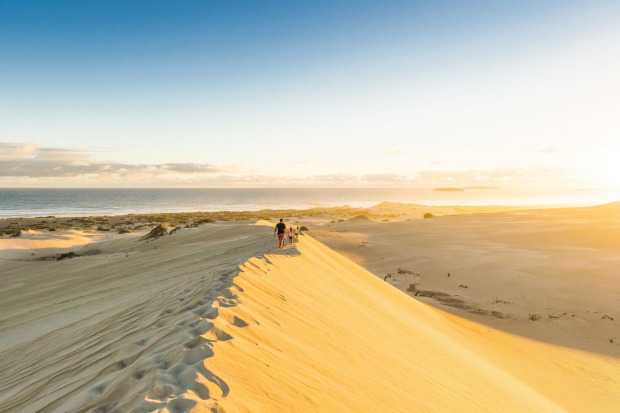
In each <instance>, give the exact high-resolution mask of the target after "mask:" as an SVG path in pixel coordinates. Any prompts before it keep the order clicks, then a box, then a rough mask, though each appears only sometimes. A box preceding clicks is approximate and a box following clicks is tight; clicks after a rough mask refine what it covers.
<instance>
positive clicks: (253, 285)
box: [0, 223, 620, 413]
mask: <svg viewBox="0 0 620 413" xmlns="http://www.w3.org/2000/svg"><path fill="white" fill-rule="evenodd" d="M139 236H140V234H136V235H124V236H117V237H112V238H110V239H105V240H102V241H100V242H97V243H93V244H88V245H86V246H84V247H82V248H81V249H79V250H78V249H77V248H76V249H75V250H76V251H77V252H79V253H82V254H83V253H89V254H90V255H87V254H85V255H86V256H81V257H77V258H73V259H65V260H61V261H55V260H46V261H39V260H36V259H29V260H26V259H25V258H24V256H23V255H20V256H19V257H18V256H17V255H10V254H7V255H4V256H2V257H1V259H2V260H1V261H0V265H1V266H2V283H1V284H0V299H1V302H2V307H1V309H0V367H1V368H0V412H148V411H157V412H207V411H211V412H215V411H219V412H224V411H226V412H228V413H231V412H323V411H326V412H332V411H338V412H369V411H378V412H383V411H385V412H388V411H389V412H400V411H402V412H444V411H454V412H457V411H458V412H486V411H488V412H496V411H502V412H533V411H535V412H556V411H557V412H562V411H569V412H582V411H597V412H613V411H617V405H618V403H619V402H620V382H619V381H618V377H620V360H619V359H618V358H613V357H607V356H603V355H600V354H598V355H597V354H590V353H585V352H580V351H577V350H571V349H566V348H561V347H558V346H554V345H551V344H544V343H541V342H536V341H532V340H528V339H525V338H521V337H517V336H514V335H510V334H506V333H503V332H501V331H499V330H496V329H492V328H489V327H487V326H484V325H482V324H477V323H473V322H471V321H468V320H465V319H463V318H459V317H455V316H454V315H451V314H448V313H446V312H444V311H440V310H438V309H435V308H433V307H431V306H429V305H427V304H425V303H422V302H419V301H417V300H415V299H413V298H412V297H411V296H409V295H407V294H405V293H403V292H401V291H399V290H398V289H397V288H395V287H394V286H391V285H390V284H389V283H386V282H384V281H383V280H381V279H380V278H378V277H377V276H376V275H374V274H371V273H370V272H368V271H366V270H365V269H363V268H361V267H360V266H358V265H357V264H354V263H353V262H351V261H349V260H348V259H347V258H345V257H343V256H342V255H340V254H338V253H336V252H334V251H333V250H331V249H329V248H327V247H326V246H324V245H323V244H321V243H319V242H318V241H316V240H314V239H312V238H310V237H309V236H306V237H302V240H301V242H300V244H299V245H298V246H297V247H296V248H288V249H286V250H284V251H277V250H275V247H276V245H275V242H274V241H273V237H272V233H271V228H266V227H264V226H256V225H253V224H250V223H218V224H209V225H207V226H202V227H199V228H195V229H193V228H192V229H184V230H182V231H180V232H178V233H175V234H174V235H171V236H166V237H164V238H159V239H156V240H153V241H148V242H147V241H140V240H139ZM37 253H38V252H37Z"/></svg>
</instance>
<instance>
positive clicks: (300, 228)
mask: <svg viewBox="0 0 620 413" xmlns="http://www.w3.org/2000/svg"><path fill="white" fill-rule="evenodd" d="M299 230H300V231H310V230H309V229H308V227H306V226H304V225H302V226H301V227H299Z"/></svg>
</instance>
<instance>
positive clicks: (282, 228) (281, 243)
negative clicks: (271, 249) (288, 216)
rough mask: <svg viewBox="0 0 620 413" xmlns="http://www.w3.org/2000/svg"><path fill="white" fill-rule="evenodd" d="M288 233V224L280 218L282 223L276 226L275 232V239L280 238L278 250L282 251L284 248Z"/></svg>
mask: <svg viewBox="0 0 620 413" xmlns="http://www.w3.org/2000/svg"><path fill="white" fill-rule="evenodd" d="M285 233H286V224H285V223H284V220H283V219H282V218H280V222H278V223H277V224H276V228H275V229H274V230H273V237H274V238H275V237H276V235H277V236H278V249H279V250H281V249H283V248H284V235H285Z"/></svg>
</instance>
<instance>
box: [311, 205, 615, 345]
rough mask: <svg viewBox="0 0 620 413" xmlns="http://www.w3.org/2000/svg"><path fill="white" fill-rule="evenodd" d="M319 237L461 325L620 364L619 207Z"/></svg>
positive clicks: (338, 230)
mask: <svg viewBox="0 0 620 413" xmlns="http://www.w3.org/2000/svg"><path fill="white" fill-rule="evenodd" d="M319 228H323V229H321V230H318V229H319ZM313 235H314V236H315V237H317V239H319V240H321V241H322V242H324V243H326V244H327V245H328V246H330V247H331V248H333V249H335V250H336V251H338V252H339V253H341V254H343V255H345V256H346V257H347V258H349V259H351V260H352V261H354V262H356V263H358V264H360V265H362V266H363V267H365V268H366V269H368V270H370V271H371V272H373V273H374V274H376V275H378V276H379V277H381V278H382V279H383V278H386V277H387V279H386V281H387V282H388V283H390V284H392V285H394V286H396V287H397V288H399V289H400V290H402V291H404V292H407V293H408V294H409V295H412V296H416V298H417V299H419V300H422V301H424V302H427V303H430V304H432V305H434V306H437V307H438V308H441V309H443V310H445V311H449V312H451V313H454V314H457V315H458V316H460V317H465V318H468V319H470V320H472V321H475V322H478V323H483V324H485V325H489V326H491V327H493V328H499V329H502V330H504V331H507V332H511V333H515V334H518V335H522V336H525V337H529V338H533V339H536V340H541V341H546V342H549V343H553V344H557V345H562V346H566V347H571V348H578V349H581V350H586V351H591V352H596V353H601V354H607V355H611V356H614V357H620V203H615V204H609V205H606V206H599V207H590V208H563V209H541V210H527V211H513V212H501V213H492V214H463V215H450V216H441V217H435V218H432V219H426V220H417V221H410V222H398V223H393V222H390V223H386V222H377V221H375V220H362V221H355V220H349V221H343V222H337V223H335V224H326V225H323V226H321V227H317V230H315V231H313ZM399 269H400V273H399ZM388 274H390V276H388ZM411 290H412V291H411ZM425 295H429V296H430V297H424V296H425Z"/></svg>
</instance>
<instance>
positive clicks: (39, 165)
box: [0, 143, 227, 179]
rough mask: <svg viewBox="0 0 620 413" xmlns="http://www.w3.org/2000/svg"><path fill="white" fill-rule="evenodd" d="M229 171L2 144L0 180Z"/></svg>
mask: <svg viewBox="0 0 620 413" xmlns="http://www.w3.org/2000/svg"><path fill="white" fill-rule="evenodd" d="M226 170H227V168H223V167H217V166H215V165H212V164H196V163H164V164H127V163H119V162H101V161H93V160H92V159H91V156H90V155H89V154H88V153H86V152H81V151H76V150H72V149H63V148H40V147H37V146H35V145H33V144H30V143H0V177H28V178H81V177H82V178H83V177H90V178H102V179H103V178H111V177H116V178H126V179H138V178H139V179H145V178H153V179H156V178H161V177H164V176H166V175H174V174H214V173H221V172H225V171H226Z"/></svg>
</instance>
